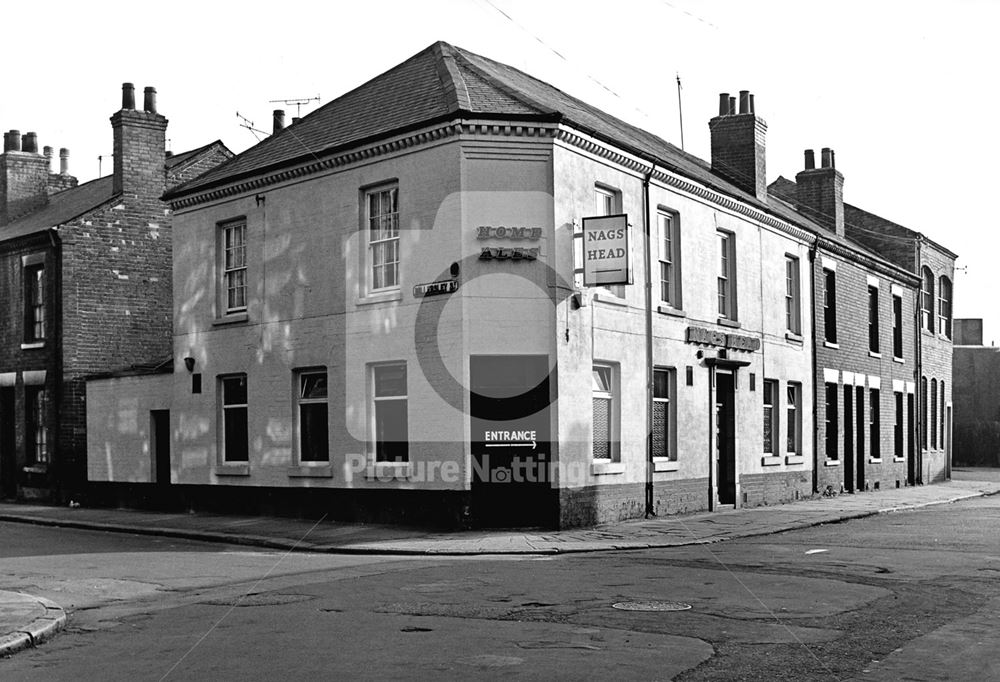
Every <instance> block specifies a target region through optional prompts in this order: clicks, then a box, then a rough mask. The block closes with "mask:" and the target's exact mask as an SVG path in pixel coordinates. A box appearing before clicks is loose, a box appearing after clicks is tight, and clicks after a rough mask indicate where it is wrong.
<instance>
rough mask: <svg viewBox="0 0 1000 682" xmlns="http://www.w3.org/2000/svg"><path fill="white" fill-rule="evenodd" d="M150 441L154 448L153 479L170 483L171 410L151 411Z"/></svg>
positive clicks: (161, 483)
mask: <svg viewBox="0 0 1000 682" xmlns="http://www.w3.org/2000/svg"><path fill="white" fill-rule="evenodd" d="M149 429H150V434H149V443H150V445H151V446H152V448H153V480H154V481H156V485H157V486H158V487H165V486H168V485H170V410H150V411H149Z"/></svg>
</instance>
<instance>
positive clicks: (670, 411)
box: [653, 367, 677, 462]
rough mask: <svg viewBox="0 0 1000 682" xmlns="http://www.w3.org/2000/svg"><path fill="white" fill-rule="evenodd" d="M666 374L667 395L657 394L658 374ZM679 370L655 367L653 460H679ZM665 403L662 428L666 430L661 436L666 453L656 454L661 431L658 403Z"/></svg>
mask: <svg viewBox="0 0 1000 682" xmlns="http://www.w3.org/2000/svg"><path fill="white" fill-rule="evenodd" d="M657 374H660V375H665V377H666V380H665V382H664V385H665V387H666V393H667V395H666V396H657V395H656V391H657V386H658V384H657V382H656V375H657ZM676 396H677V370H676V369H675V368H674V367H654V368H653V406H654V407H653V430H654V436H653V443H654V446H653V448H654V449H653V460H654V461H658V462H676V461H677V400H676ZM657 403H659V404H665V405H666V407H665V408H664V410H663V414H664V418H663V424H662V428H663V430H664V431H665V433H663V436H662V438H661V440H662V442H663V450H664V452H666V454H665V455H657V454H656V449H655V448H656V446H655V443H656V435H655V434H656V432H658V431H659V429H660V426H659V425H658V424H657V418H656V404H657Z"/></svg>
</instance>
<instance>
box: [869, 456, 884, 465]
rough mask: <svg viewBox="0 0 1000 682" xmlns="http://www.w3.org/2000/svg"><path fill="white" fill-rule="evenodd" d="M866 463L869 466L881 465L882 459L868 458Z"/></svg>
mask: <svg viewBox="0 0 1000 682" xmlns="http://www.w3.org/2000/svg"><path fill="white" fill-rule="evenodd" d="M868 463H869V464H881V463H882V458H881V457H869V458H868Z"/></svg>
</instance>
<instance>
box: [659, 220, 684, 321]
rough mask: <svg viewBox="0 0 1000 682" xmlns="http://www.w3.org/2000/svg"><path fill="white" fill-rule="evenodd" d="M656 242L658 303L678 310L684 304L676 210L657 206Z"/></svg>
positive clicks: (678, 224) (679, 231)
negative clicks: (658, 270) (658, 281)
mask: <svg viewBox="0 0 1000 682" xmlns="http://www.w3.org/2000/svg"><path fill="white" fill-rule="evenodd" d="M656 243H657V260H658V262H659V266H660V303H662V304H663V305H666V306H670V307H671V308H675V309H677V310H680V309H681V308H683V307H684V304H683V301H682V289H681V230H680V216H679V215H678V214H677V212H676V211H671V210H669V209H666V208H663V207H662V206H661V207H658V208H657V210H656ZM664 270H666V275H665V274H664Z"/></svg>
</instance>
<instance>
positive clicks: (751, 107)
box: [750, 93, 757, 114]
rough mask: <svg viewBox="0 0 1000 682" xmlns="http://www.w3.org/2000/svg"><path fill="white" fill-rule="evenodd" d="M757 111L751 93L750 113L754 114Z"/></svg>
mask: <svg viewBox="0 0 1000 682" xmlns="http://www.w3.org/2000/svg"><path fill="white" fill-rule="evenodd" d="M756 111H757V110H756V109H755V108H754V105H753V93H750V113H751V114H753V113H755V112H756Z"/></svg>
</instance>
